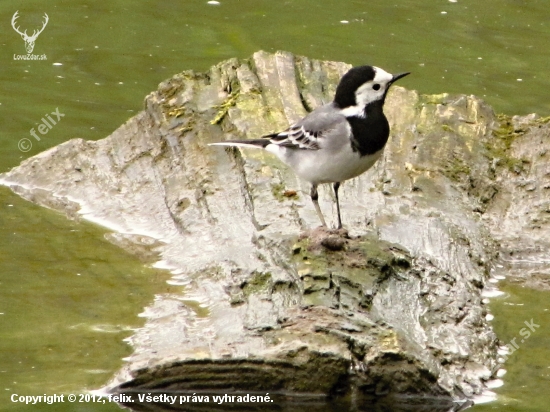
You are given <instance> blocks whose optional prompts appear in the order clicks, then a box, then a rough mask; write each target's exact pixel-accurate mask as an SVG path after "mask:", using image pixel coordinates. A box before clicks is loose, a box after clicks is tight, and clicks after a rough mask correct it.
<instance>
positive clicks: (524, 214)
mask: <svg viewBox="0 0 550 412" xmlns="http://www.w3.org/2000/svg"><path fill="white" fill-rule="evenodd" d="M349 67H350V66H348V65H346V64H343V63H336V62H323V61H317V60H311V59H308V58H305V57H298V56H294V55H292V54H289V53H284V52H279V53H276V54H268V53H264V52H258V53H255V54H254V55H253V56H252V57H251V58H250V59H245V60H237V59H231V60H228V61H225V62H222V63H220V64H218V65H216V66H214V67H212V68H211V69H210V70H209V71H208V72H206V73H194V72H191V71H188V72H183V73H180V74H178V75H175V76H174V77H173V78H171V79H169V80H167V81H165V82H163V83H161V84H160V85H159V88H158V90H157V91H155V92H153V93H151V94H150V95H148V96H147V98H146V99H145V109H144V111H143V112H141V113H139V114H138V115H137V116H135V117H134V118H132V119H130V120H129V121H128V122H127V123H126V124H124V125H123V126H121V127H120V128H119V129H118V130H117V131H115V132H114V133H113V134H112V135H111V136H109V137H107V138H106V139H103V140H100V141H97V142H86V141H83V140H81V139H74V140H71V141H68V142H66V143H64V144H62V145H59V146H57V147H55V148H52V149H50V150H48V151H46V152H44V153H41V154H39V155H37V156H35V157H33V158H30V159H28V160H26V161H24V162H23V163H22V164H21V165H20V166H18V167H17V168H15V169H13V170H12V171H10V172H9V173H7V174H5V175H3V176H1V178H2V181H3V183H4V184H6V185H9V186H10V187H11V188H12V189H13V190H14V191H16V192H17V193H19V194H20V195H21V196H23V197H25V198H27V199H29V200H31V201H34V202H36V203H38V204H42V205H44V206H47V207H51V208H55V209H58V210H63V211H65V212H67V214H68V215H69V216H70V217H75V216H83V217H84V218H86V219H89V220H92V221H95V222H98V223H101V224H104V225H106V226H109V227H111V228H114V229H115V230H116V231H117V232H119V233H121V234H122V235H121V236H119V237H115V238H114V240H115V241H117V243H118V244H120V245H122V246H123V247H125V248H126V249H128V250H131V251H133V253H136V254H138V255H142V254H143V255H145V256H146V257H147V258H150V257H151V256H153V255H154V254H158V256H159V257H160V262H158V264H157V265H158V266H159V267H165V268H168V269H170V270H171V271H172V273H173V279H172V282H173V283H179V284H181V285H184V289H183V291H182V292H181V294H170V295H160V296H157V297H156V299H155V302H154V303H153V304H152V305H151V306H150V307H148V308H147V309H146V310H145V313H144V315H145V316H146V318H147V322H146V324H145V326H144V327H143V328H141V329H140V330H138V331H136V333H135V334H134V335H133V336H132V337H131V338H130V343H131V344H132V346H133V348H134V353H133V354H132V355H131V356H130V357H129V358H128V362H127V364H126V366H124V368H123V369H122V370H121V371H120V372H119V373H118V374H117V376H116V377H115V378H114V379H113V380H112V381H111V382H110V383H109V385H108V386H107V388H106V390H108V391H111V392H128V393H130V392H132V391H158V390H170V391H180V392H181V391H197V390H210V391H217V393H224V392H228V391H249V392H254V391H255V392H258V391H260V392H261V391H264V392H270V393H275V394H279V395H280V396H282V395H281V394H286V395H288V394H309V395H313V396H327V395H330V396H331V397H340V398H341V399H347V400H348V401H350V402H352V403H354V404H355V405H356V406H357V405H361V404H363V400H364V399H367V398H369V397H371V396H375V397H381V396H386V395H394V394H401V395H402V394H406V395H407V396H417V397H422V399H426V398H425V397H430V398H438V399H441V398H446V399H457V398H460V399H462V398H465V397H471V396H473V395H476V394H479V393H481V392H482V391H483V390H484V383H485V382H486V381H487V380H489V379H491V377H492V374H493V371H494V370H495V367H496V366H497V361H496V349H497V339H496V336H495V335H494V333H493V331H492V329H491V327H490V325H489V324H488V323H487V321H486V315H487V311H486V309H485V307H484V306H483V304H482V302H481V292H482V291H483V289H484V287H485V284H486V280H487V278H488V275H489V273H490V271H491V269H492V268H493V267H494V265H495V262H498V259H499V250H500V247H501V246H502V248H503V249H504V250H505V251H508V253H511V252H512V251H515V250H517V249H514V245H515V244H516V243H515V242H517V241H518V239H519V242H520V244H521V245H523V246H522V248H520V250H521V253H522V254H523V255H522V256H524V255H525V254H527V253H532V251H533V250H538V251H539V252H541V253H542V250H548V248H547V243H545V242H547V241H548V238H547V233H549V232H548V230H545V229H547V228H546V225H547V224H548V221H549V220H550V218H548V216H550V214H549V213H548V211H547V210H550V209H549V206H548V204H550V203H548V200H547V199H548V193H550V189H548V187H550V183H548V184H547V183H545V182H546V180H545V179H547V178H548V175H549V174H548V171H547V169H546V167H547V166H546V164H547V162H546V163H545V161H544V159H545V156H547V155H546V149H545V147H546V146H545V145H547V143H548V141H549V139H547V138H546V140H545V141H544V142H542V140H544V139H543V138H542V137H543V136H546V137H547V136H548V125H547V124H545V123H544V122H543V121H542V120H541V119H538V120H537V119H528V120H525V122H518V121H517V119H516V121H514V122H512V121H511V120H510V119H504V118H498V117H496V116H495V115H494V113H493V111H492V110H491V108H490V107H488V106H487V105H485V104H484V103H483V102H482V101H481V100H479V99H477V98H475V97H473V96H451V95H447V94H442V95H433V96H422V95H419V94H418V93H417V92H414V91H409V90H405V89H403V88H400V87H397V86H395V87H394V88H393V90H392V92H391V94H390V95H389V97H388V100H387V103H386V109H385V111H386V113H387V115H388V118H389V120H390V123H391V127H392V136H391V139H390V142H389V143H388V146H387V148H386V151H385V154H384V156H383V158H382V159H381V160H380V161H379V162H378V164H377V165H376V166H375V167H374V168H373V169H371V170H370V171H369V172H368V173H366V174H364V175H363V176H360V177H359V178H357V179H354V180H352V181H350V182H345V184H344V185H343V186H342V188H341V190H340V201H341V205H342V214H343V220H344V222H345V225H346V229H347V230H345V231H335V230H328V229H322V228H321V229H316V228H317V226H318V220H317V219H318V218H317V215H316V213H315V210H314V208H313V206H312V205H311V201H310V200H309V196H308V192H309V187H308V186H307V184H305V183H304V182H301V181H299V180H298V179H297V178H296V177H295V175H294V174H293V173H292V172H291V171H290V170H288V169H287V168H286V167H285V166H284V165H282V164H281V163H279V162H278V161H277V160H276V159H274V158H273V157H271V156H270V155H269V154H266V153H263V152H259V151H252V150H242V151H240V150H237V149H234V148H229V149H226V150H223V149H220V148H212V147H208V146H207V144H208V143H210V142H216V141H220V140H224V139H232V138H243V137H245V138H255V137H258V136H260V135H263V134H266V133H270V132H274V131H277V130H280V129H284V128H286V127H287V126H288V124H289V123H292V122H294V121H296V120H298V119H299V118H300V117H301V116H303V115H304V114H306V113H307V111H308V110H311V109H312V108H314V107H316V106H318V105H320V104H322V103H324V102H328V101H330V100H331V98H332V95H333V93H334V90H335V87H336V84H337V82H338V80H339V78H340V76H341V75H342V74H344V73H345V72H346V71H347V70H348V69H349ZM533 122H539V124H540V127H539V128H537V127H536V126H533V124H534V123H533ZM537 139H539V140H541V139H542V140H541V143H540V144H539V143H538V140H537ZM547 186H548V187H547ZM545 199H546V200H545ZM320 205H321V208H322V209H323V210H324V213H325V216H326V217H328V218H329V221H330V220H332V224H334V221H335V210H334V201H333V199H332V192H331V190H330V187H327V188H321V190H320ZM533 205H536V207H534V208H533V207H532V206H533ZM524 230H527V231H528V233H527V232H524ZM525 233H527V234H525ZM147 239H148V240H147ZM132 242H135V243H136V246H135V247H131V246H130V243H132ZM544 248H546V249H544ZM535 255H536V254H535ZM286 395H285V396H286ZM365 402H366V401H365ZM455 409H456V408H455ZM403 410H409V409H403ZM410 410H423V409H410ZM430 410H438V409H436V408H433V409H430ZM444 410H449V408H447V409H444ZM457 410H458V409H457Z"/></svg>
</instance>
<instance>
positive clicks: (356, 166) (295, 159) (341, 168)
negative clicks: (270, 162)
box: [275, 145, 383, 184]
mask: <svg viewBox="0 0 550 412" xmlns="http://www.w3.org/2000/svg"><path fill="white" fill-rule="evenodd" d="M382 151H383V150H380V151H378V152H376V153H374V154H372V155H366V156H361V155H360V154H359V152H354V151H353V150H352V149H351V145H346V146H345V147H342V148H341V149H340V150H339V151H336V152H331V153H329V152H328V151H325V150H323V149H320V150H300V151H297V150H288V151H277V152H276V153H275V154H277V156H278V157H279V158H280V159H281V160H282V161H283V162H285V163H286V164H288V165H289V166H290V167H291V168H292V169H294V171H295V172H296V174H297V175H298V176H300V177H301V178H302V179H304V180H306V181H308V182H311V183H313V184H321V183H333V182H343V181H345V180H348V179H352V178H354V177H357V176H359V175H360V174H362V173H364V172H366V171H367V170H368V169H370V168H371V167H372V166H373V165H374V163H375V162H376V161H377V160H378V159H379V158H380V156H381V155H382Z"/></svg>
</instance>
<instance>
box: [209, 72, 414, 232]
mask: <svg viewBox="0 0 550 412" xmlns="http://www.w3.org/2000/svg"><path fill="white" fill-rule="evenodd" d="M408 74H409V73H408V72H406V73H400V74H395V75H392V74H390V73H388V72H386V71H385V70H382V69H381V68H379V67H374V66H359V67H354V68H352V69H351V70H349V71H348V72H347V73H346V74H345V75H344V76H343V77H342V79H341V80H340V83H339V84H338V87H337V88H336V94H335V96H334V101H333V102H331V103H328V104H325V105H323V106H321V107H318V108H317V109H315V110H313V111H312V112H311V113H309V114H308V115H307V116H306V117H304V118H303V119H302V120H300V121H299V122H297V123H295V124H293V125H292V126H290V127H289V128H288V129H286V130H285V131H283V132H279V133H273V134H268V135H266V136H263V137H262V138H260V139H250V140H227V141H224V142H219V143H212V145H219V146H238V147H253V148H261V149H265V150H267V151H268V152H271V153H273V154H275V155H276V156H277V157H278V158H279V159H280V160H282V161H283V162H284V163H286V164H287V165H289V166H290V167H291V168H292V169H293V170H294V172H295V173H296V174H297V175H298V176H299V177H301V178H302V179H304V180H306V181H308V182H310V183H311V193H310V194H311V200H312V201H313V205H314V206H315V210H316V211H317V214H318V216H319V219H320V220H321V223H322V225H323V226H326V223H325V218H324V217H323V214H322V213H321V208H320V207H319V202H318V197H319V195H318V193H317V186H318V185H319V184H321V183H332V184H333V187H334V195H335V197H336V211H337V213H338V229H341V228H342V218H341V217H340V202H339V199H338V189H339V187H340V184H341V183H342V182H343V181H345V180H348V179H352V178H354V177H357V176H359V175H360V174H362V173H364V172H366V171H367V170H368V169H370V168H371V167H372V165H373V164H374V163H375V162H376V160H378V158H380V156H381V155H382V151H383V149H384V146H385V145H386V142H387V141H388V137H389V134H390V126H389V123H388V120H387V119H386V116H385V115H384V111H383V106H384V101H385V99H386V95H387V93H388V90H389V88H390V86H391V85H392V84H393V83H394V82H395V81H396V80H398V79H400V78H402V77H405V76H406V75H408Z"/></svg>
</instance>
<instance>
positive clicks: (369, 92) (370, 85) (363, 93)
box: [342, 66, 393, 117]
mask: <svg viewBox="0 0 550 412" xmlns="http://www.w3.org/2000/svg"><path fill="white" fill-rule="evenodd" d="M373 69H374V73H375V75H374V79H373V80H369V81H368V82H366V83H363V84H362V85H361V86H359V88H358V89H357V90H356V91H355V101H356V105H355V106H350V107H346V108H345V109H343V110H342V112H343V114H344V115H345V116H359V117H363V116H364V113H365V112H364V109H365V106H366V105H367V104H369V103H372V102H375V101H377V100H382V99H383V98H384V95H385V94H386V92H387V90H388V88H389V87H390V86H391V81H392V79H393V76H392V75H391V74H390V73H388V72H387V71H385V70H384V69H381V68H380V67H375V66H373Z"/></svg>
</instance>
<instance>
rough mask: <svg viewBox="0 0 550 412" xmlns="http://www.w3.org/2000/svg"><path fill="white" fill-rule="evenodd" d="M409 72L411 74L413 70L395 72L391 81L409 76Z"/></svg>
mask: <svg viewBox="0 0 550 412" xmlns="http://www.w3.org/2000/svg"><path fill="white" fill-rule="evenodd" d="M408 74H411V72H405V73H399V74H394V75H393V77H392V78H391V82H392V83H394V82H395V81H397V80H399V79H400V78H402V77H405V76H407V75H408Z"/></svg>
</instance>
